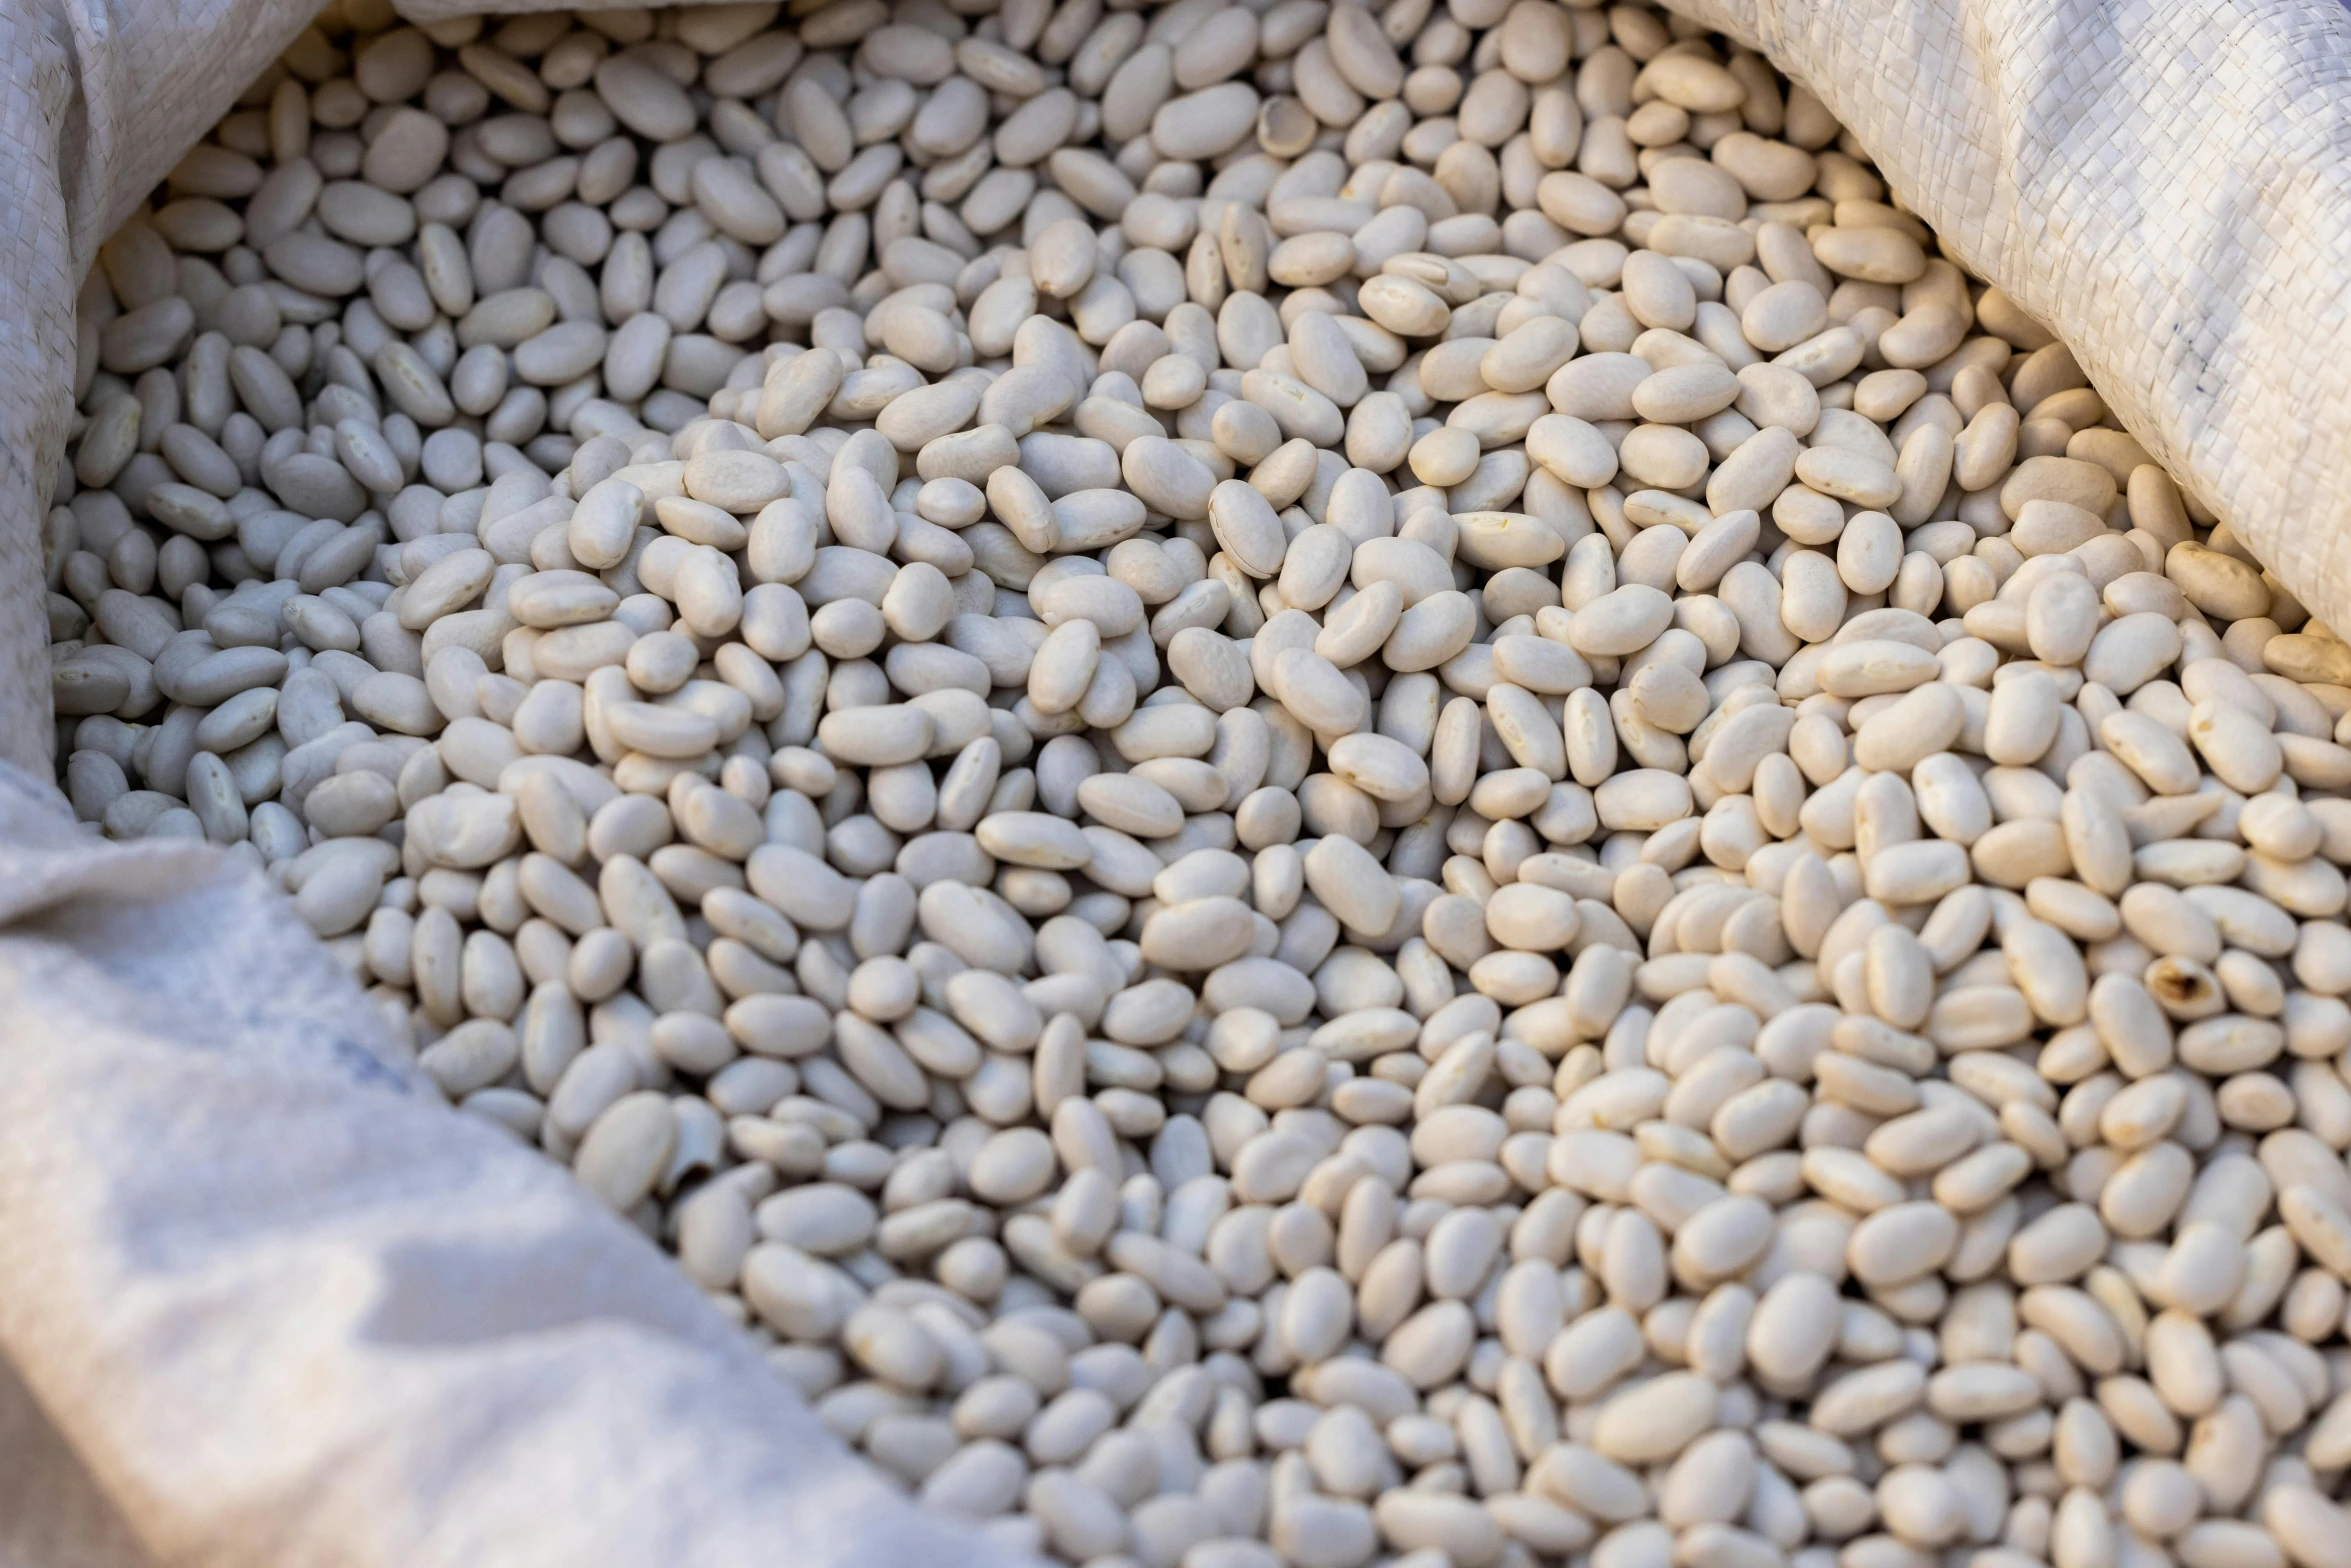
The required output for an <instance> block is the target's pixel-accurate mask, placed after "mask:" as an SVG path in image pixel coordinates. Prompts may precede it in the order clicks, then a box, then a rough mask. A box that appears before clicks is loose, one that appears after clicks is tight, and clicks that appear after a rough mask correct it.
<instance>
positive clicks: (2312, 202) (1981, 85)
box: [0, 0, 2351, 1568]
mask: <svg viewBox="0 0 2351 1568" xmlns="http://www.w3.org/2000/svg"><path fill="white" fill-rule="evenodd" d="M1668 3H1669V4H1672V5H1674V6H1675V8H1676V9H1679V10H1682V11H1684V12H1686V13H1687V14H1689V15H1692V16H1694V17H1696V18H1697V19H1699V20H1701V21H1703V22H1705V23H1706V24H1707V25H1709V26H1711V27H1716V28H1719V29H1721V30H1722V31H1724V32H1726V33H1729V34H1731V35H1732V36H1734V37H1736V38H1739V39H1741V40H1742V41H1744V42H1747V43H1749V44H1751V45H1753V46H1755V47H1758V48H1760V49H1761V50H1762V51H1763V52H1765V53H1766V54H1768V55H1769V56H1770V57H1771V58H1772V59H1773V61H1774V62H1775V63H1777V64H1778V65H1780V66H1781V67H1782V68H1783V69H1786V70H1787V71H1789V72H1790V73H1791V74H1792V75H1794V76H1796V77H1797V78H1799V79H1800V80H1803V81H1805V82H1806V83H1808V84H1809V85H1811V86H1812V87H1813V88H1814V90H1815V91H1817V92H1818V93H1819V94H1820V96H1821V97H1822V98H1823V99H1824V100H1825V101H1826V103H1827V104H1828V106H1829V107H1830V108H1831V109H1832V110H1834V111H1835V113H1836V114H1837V116H1838V118H1839V119H1841V120H1842V121H1844V123H1846V124H1847V125H1849V126H1851V127H1852V128H1853V129H1854V130H1855V132H1856V133H1857V134H1858V135H1859V136H1860V138H1861V140H1862V142H1863V143H1864V145H1866V146H1867V147H1868V148H1869V149H1870V151H1871V152H1872V153H1873V154H1874V155H1875V157H1876V159H1877V160H1878V163H1879V166H1880V167H1881V168H1882V169H1883V170H1884V172H1885V173H1886V174H1887V176H1888V177H1889V179H1890V180H1891V181H1892V183H1893V186H1894V189H1895V190H1896V191H1897V192H1898V193H1899V194H1900V196H1901V197H1902V199H1903V200H1904V201H1905V202H1906V203H1907V204H1909V205H1910V206H1911V207H1912V208H1913V209H1914V210H1916V211H1917V212H1918V213H1919V214H1920V215H1921V216H1923V217H1924V218H1926V219H1927V220H1928V221H1929V222H1930V223H1932V224H1933V225H1934V226H1935V228H1936V229H1937V230H1938V231H1939V232H1940V233H1942V234H1943V235H1945V236H1946V237H1947V238H1948V240H1949V241H1950V243H1951V244H1952V246H1953V248H1954V249H1955V251H1956V252H1957V253H1958V254H1959V255H1960V256H1961V257H1962V258H1963V259H1964V260H1965V261H1966V262H1967V263H1968V264H1969V266H1970V267H1971V268H1973V269H1974V270H1975V271H1977V272H1979V273H1981V274H1982V275H1983V276H1985V277H1987V278H1989V279H1991V280H1992V281H1993V282H1995V283H1997V284H1998V285H1999V286H2000V287H2002V288H2003V289H2005V290H2006V291H2008V292H2009V293H2010V294H2011V295H2012V296H2013V297H2015V298H2016V299H2017V300H2018V301H2019V303H2021V304H2022V305H2024V306H2025V307H2026V308H2027V309H2028V310H2030V311H2032V312H2033V313H2034V314H2035V315H2037V316H2038V317H2039V318H2040V319H2042V320H2043V321H2045V322H2047V323H2048V324H2049V325H2050V326H2051V327H2053V328H2054V329H2056V330H2057V331H2058V332H2059V333H2060V334H2061V335H2062V336H2063V337H2064V338H2065V340H2066V341H2067V342H2068V343H2070V344H2071V345H2072V346H2073V347H2074V349H2075V351H2076V352H2077V354H2078V355H2079V357H2080V359H2081V362H2082V363H2083V365H2084V366H2085V368H2086V369H2087V370H2088V371H2089V373H2090V376H2091V378H2092V380H2093V382H2094V383H2095V385H2096V386H2097V387H2098V389H2099V391H2100V392H2101V394H2102V395H2103V396H2104V397H2105V398H2106V400H2107V401H2108V403H2109V404H2110V405H2111V406H2112V407H2113V408H2115V409H2116V410H2117V411H2118V412H2119V413H2120V414H2121V415H2122V416H2123V418H2124V420H2125V422H2126V423H2127V424H2128V426H2129V427H2130V429H2131V431H2132V433H2133V434H2135V435H2136V436H2138V438H2139V439H2140V440H2141V441H2142V442H2143V443H2144V444H2145V445H2146V446H2147V448H2148V450H2149V451H2150V452H2152V453H2154V454H2156V455H2157V457H2158V458H2159V459H2160V460H2161V461H2162V462H2163V463H2164V464H2165V465H2166V466H2167V467H2168V468H2169V469H2170V470H2171V471H2172V472H2173V473H2174V474H2175V475H2177V476H2178V477H2180V478H2181V479H2182V480H2184V481H2185V482H2186V483H2187V484H2188V485H2189V486H2190V488H2191V489H2193V490H2194V491H2195V492H2196V493H2197V494H2198V495H2199V496H2200V497H2201V498H2202V499H2203V500H2205V501H2206V502H2207V503H2208V504H2210V505H2211V506H2212V507H2213V509H2214V510H2215V511H2216V512H2217V513H2218V514H2219V515H2220V516H2221V517H2223V518H2224V519H2226V520H2228V521H2229V522H2230V523H2231V525H2232V526H2233V527H2234V528H2235V530H2236V531H2237V533H2238V535H2239V536H2240V537H2241V538H2243V539H2245V540H2246V541H2247V542H2249V543H2250V544H2251V545H2252V547H2253V548H2254V549H2255V550H2256V551H2257V552H2259V553H2260V554H2261V556H2262V557H2263V559H2264V560H2265V561H2267V562H2268V563H2269V564H2270V565H2271V566H2272V567H2273V569H2275V570H2276V572H2277V573H2278V575H2279V576H2280V577H2281V578H2282V579H2283V580H2284V582H2285V583H2286V585H2287V586H2288V587H2289V588H2290V589H2291V590H2292V591H2293V592H2295V593H2296V594H2297V595H2299V596H2301V597H2302V599H2303V600H2304V602H2305V603H2307V604H2309V605H2310V606H2311V607H2312V609H2313V610H2315V611H2316V612H2318V613H2319V614H2320V615H2321V616H2322V618H2325V619H2327V620H2328V621H2329V622H2330V623H2332V624H2343V623H2344V621H2345V619H2347V618H2351V617H2347V616H2346V612H2347V611H2351V563H2347V559H2346V552H2347V551H2351V526H2347V516H2346V514H2347V512H2351V440H2347V439H2346V434H2347V433H2346V414H2347V408H2351V405H2347V404H2346V402H2345V395H2344V394H2345V380H2346V378H2347V377H2351V354H2346V353H2345V352H2344V348H2345V346H2346V343H2347V341H2351V321H2347V317H2346V314H2345V293H2346V288H2347V281H2346V280H2347V279H2351V270H2347V269H2346V264H2345V258H2351V199H2347V198H2351V192H2347V191H2346V190H2345V183H2346V182H2345V171H2346V168H2347V167H2351V161H2347V159H2351V134H2347V120H2346V104H2347V103H2351V98H2347V97H2346V94H2345V91H2344V87H2345V81H2344V79H2345V76H2346V73H2347V72H2351V21H2347V19H2346V17H2345V14H2344V12H2343V11H2342V9H2341V8H2340V7H2339V6H2338V5H2337V4H2335V3H2334V0H2165V3H2163V4H2161V5H2153V6H2140V7H2128V8H2117V7H2113V6H2111V5H2108V4H2103V3H2099V0H1668ZM482 8H483V7H482V6H480V5H478V4H469V3H464V0H415V3H412V4H411V5H410V6H409V7H408V8H407V9H408V10H409V11H410V14H411V15H413V16H415V17H417V18H419V19H429V18H431V17H433V16H439V15H451V14H457V13H459V12H462V11H465V10H475V9H482ZM489 8H490V9H536V8H539V7H537V6H535V5H532V4H529V3H524V4H520V5H516V4H507V5H493V6H491V7H489ZM307 10H308V7H307V6H306V5H304V4H302V3H300V0H118V3H116V4H113V5H109V4H107V3H105V0H15V3H13V4H10V5H6V6H0V213H5V214H6V215H7V218H8V227H9V234H10V238H11V240H12V244H11V245H10V246H9V248H8V250H7V253H6V256H5V259H4V260H0V757H4V758H6V759H8V760H12V761H14V762H16V763H18V764H19V765H21V766H22V767H23V768H24V769H25V770H26V771H24V772H21V773H11V772H9V771H8V770H7V769H6V768H5V767H0V1453H4V1454H6V1456H7V1463H5V1464H0V1568H17V1565H20V1564H22V1565H28V1568H29V1565H34V1564H39V1565H42V1568H117V1565H130V1564H144V1563H204V1564H212V1563H218V1564H222V1565H224V1568H225V1565H229V1564H236V1565H240V1568H268V1565H275V1564H286V1565H294V1564H315V1563H321V1562H333V1563H338V1564H351V1565H374V1564H384V1565H391V1564H404V1565H406V1564H438V1563H450V1564H458V1563H465V1564H480V1563H497V1564H500V1565H509V1564H522V1565H528V1564H536V1563H547V1564H555V1563H565V1564H580V1563H590V1564H593V1563H615V1564H618V1563H644V1562H661V1563H664V1564H674V1565H699V1564H747V1563H760V1562H778V1563H790V1564H793V1565H795V1568H829V1565H831V1564H835V1563H839V1564H849V1563H852V1562H854V1563H857V1564H861V1565H864V1564H870V1565H875V1568H896V1565H899V1564H914V1563H918V1562H920V1563H924V1564H926V1565H927V1564H932V1563H936V1564H940V1565H945V1564H951V1563H952V1564H960V1563H991V1562H994V1561H998V1560H1000V1558H999V1556H998V1554H996V1553H993V1552H992V1551H991V1550H990V1549H989V1547H988V1546H987V1545H986V1543H985V1542H984V1540H983V1539H982V1538H980V1537H979V1536H977V1535H975V1534H973V1533H970V1532H968V1531H958V1530H957V1529H955V1528H954V1527H951V1526H946V1525H942V1524H940V1523H938V1522H936V1521H933V1520H931V1519H928V1518H926V1517H925V1516H922V1515H920V1514H919V1513H917V1512H916V1511H915V1510H913V1509H912V1508H911V1507H909V1506H907V1505H906V1504H904V1503H903V1502H902V1501H900V1500H899V1499H898V1498H897V1497H896V1496H895V1494H893V1493H891V1492H890V1491H888V1490H887V1489H886V1488H884V1487H883V1486H882V1484H881V1483H880V1482H878V1481H877V1480H875V1479H874V1478H873V1477H871V1476H870V1475H869V1474H867V1473H866V1472H865V1471H864V1470H863V1469H862V1468H861V1467H859V1466H858V1464H857V1463H856V1462H855V1461H854V1460H852V1459H851V1458H850V1457H849V1456H848V1455H847V1454H846V1453H845V1452H844V1451H843V1450H841V1449H840V1448H839V1446H838V1445H836V1444H834V1443H833V1442H832V1441H831V1440H830V1439H829V1437H827V1436H826V1434H824V1433H823V1432H822V1430H821V1429H820V1428H819V1427H818V1426H817V1424H816V1423H815V1421H814V1419H813V1417H811V1416H810V1415H809V1414H808V1413H807V1412H806V1411H805V1410H804V1409H803V1408H801V1407H800V1406H798V1405H797V1404H796V1403H795V1402H794V1401H793V1400H792V1399H791V1398H790V1396H789V1394H788V1392H787V1391H786V1390H785V1388H784V1386H783V1385H782V1384H781V1382H780V1381H779V1380H777V1379H776V1378H775V1377H773V1375H772V1374H770V1373H769V1372H768V1371H767V1370H766V1368H765V1367H764V1365H763V1364H762V1363H761V1361H760V1359H759V1357H758V1355H757V1353H756V1351H755V1350H754V1349H753V1348H752V1347H751V1346H750V1344H749V1342H748V1341H747V1340H745V1339H743V1338H742V1337H741V1336H739V1335H737V1334H736V1333H735V1332H734V1331H733V1330H731V1329H730V1328H729V1327H728V1326H727V1325H726V1324H725V1323H724V1322H723V1321H722V1320H721V1319H719V1318H718V1317H717V1316H716V1315H715V1314H714V1313H712V1312H710V1311H709V1310H708V1308H707V1307H705V1306H704V1305H703V1304H702V1302H701V1301H700V1300H699V1298H698V1296H697V1295H696V1293H695V1292H694V1291H693V1290H692V1289H691V1287H689V1286H688V1285H687V1284H686V1283H685V1282H684V1280H683V1279H682V1278H681V1277H680V1276H678V1275H677V1274H676V1273H675V1272H674V1271H673V1270H672V1269H671V1268H670V1267H669V1266H668V1265H667V1264H666V1263H665V1262H664V1261H663V1260H662V1259H661V1258H660V1256H659V1255H658V1254H657V1253H656V1252H655V1251H654V1249H653V1248H652V1247H651V1246H650V1244H648V1243H647V1242H646V1241H644V1239H643V1238H642V1237H640V1236H638V1235H637V1234H636V1233H635V1232H633V1231H632V1230H630V1229H629V1228H628V1227H626V1226H624V1225H623V1224H621V1223H620V1222H619V1221H617V1220H615V1219H613V1218H611V1217H610V1216H608V1215H606V1214H604V1213H602V1212H601V1211H600V1210H598V1209H597V1208H595V1207H594V1206H593V1205H592V1204H591V1203H590V1202H588V1200H586V1199H585V1198H584V1197H583V1196H582V1195H581V1194H580V1193H579V1192H578V1191H577V1190H576V1189H575V1188H574V1187H573V1186H572V1185H571V1183H570V1181H569V1178H568V1177H567V1176H565V1175H564V1174H563V1173H562V1172H561V1171H559V1170H557V1169H556V1168H555V1167H554V1166H553V1165H551V1164H549V1163H547V1162H545V1161H543V1160H541V1159H540V1158H539V1157H538V1156H537V1155H535V1154H533V1153H531V1152H529V1151H527V1150H525V1149H522V1148H521V1147H519V1146H517V1145H515V1144H513V1143H512V1142H511V1141H508V1140H506V1139H505V1138H504V1137H503V1135H501V1134H499V1133H497V1132H495V1131H494V1130H492V1129H490V1128H488V1127H486V1126H482V1125H478V1124H476V1123H474V1122H473V1121H471V1120H469V1119H467V1118H464V1117H461V1116H458V1115H456V1114H454V1113H451V1112H449V1111H448V1110H446V1109H445V1108H443V1107H442V1106H441V1105H440V1104H439V1103H438V1101H437V1099H436V1098H435V1097H434V1096H433V1095H432V1094H431V1092H430V1091H429V1090H427V1089H425V1088H423V1087H422V1086H421V1084H420V1083H419V1082H418V1081H417V1080H416V1078H415V1076H414V1075H413V1073H412V1072H411V1071H410V1070H409V1069H408V1068H407V1067H406V1066H405V1065H404V1064H402V1063H400V1062H398V1061H396V1060H394V1059H392V1058H391V1057H390V1056H389V1055H387V1054H386V1053H385V1052H384V1051H383V1050H382V1048H381V1046H380V1043H379V1042H378V1040H377V1037H376V1035H375V1032H374V1027H373V1024H372V1021H371V1019H370V1016H369V1014H368V1012H367V1010H366V1008H365V1006H364V1004H363V1002H362V1000H361V998H360V997H359V995H358V993H357V992H356V990H355V989H354V988H353V987H352V986H351V985H350V983H349V982H348V981H346V980H344V979H343V978H342V977H341V976H340V975H339V974H338V973H337V972H336V971H335V970H334V969H333V967H332V965H331V963H330V961H329V960H328V959H327V958H326V956H325V954H324V953H323V951H322V950H321V949H320V948H319V947H318V945H317V944H316V943H315V942H313V941H312V940H311V938H310V937H309V936H308V934H307V933H306V932H305V931H304V930H302V929H301V928H300V927H299V926H298V925H297V924H296V923H295V922H294V921H293V920H292V919H291V918H290V917H289V916H288V915H287V914H286V913H285V912H284V911H283V909H282V907H280V906H277V905H276V904H274V903H273V901H272V900H271V899H269V898H268V897H267V896H266V895H265V894H264V893H263V892H262V891H261V888H260V885H259V884H258V882H257V881H256V880H254V879H251V878H248V877H245V876H242V875H240V874H238V873H235V872H233V871H231V870H230V869H229V868H228V867H227V865H226V863H225V862H224V861H223V860H222V859H221V858H220V857H218V856H217V855H215V854H213V853H212V852H210V851H207V850H205V849H203V848H201V847H199V846H193V845H188V844H184V843H146V844H138V845H127V846H103V847H100V846H93V845H91V844H90V843H89V842H88V841H86V840H84V839H81V838H79V837H78V836H77V835H76V834H75V833H74V831H73V829H72V827H71V824H70V822H69V821H68V820H67V818H66V817H65V815H64V813H63V807H62V802H60V801H58V800H57V799H56V797H55V796H54V795H53V794H52V793H48V792H47V785H46V784H45V782H41V781H42V780H45V778H46V776H47V767H48V761H47V754H48V751H49V748H50V745H51V741H52V730H51V726H50V722H49V719H48V703H47V685H48V683H47V678H46V664H47V660H46V649H45V643H46V637H45V629H44V617H43V615H42V610H41V599H40V593H39V583H40V569H39V547H38V543H37V539H38V527H39V519H40V517H41V514H42V510H43V507H44V505H45V502H46V500H47V497H48V490H49V485H50V482H51V477H52V476H53V475H54V474H55V473H56V471H57V467H58V461H59V456H60V453H61V451H62V448H63V444H64V436H65V431H66V428H67V422H68V419H69V417H70V407H69V399H70V392H71V381H72V373H73V365H74V345H75V328H74V319H73V310H74V298H75V294H76V290H77V288H78V286H79V283H80V281H81V279H82V277H83V275H84V274H85V272H86V271H87V269H88V267H89V265H90V262H91V259H92V257H93V256H94V254H95V253H96V249H97V246H98V243H99V241H100V240H101V239H103V238H104V237H105V236H106V234H107V233H108V232H110V231H111V230H112V228H113V227H114V226H115V224H116V223H117V222H119V221H120V219H121V218H122V217H123V216H124V215H125V214H127V213H128V212H129V211H130V210H131V209H132V208H133V207H135V206H136V205H137V203H138V202H139V201H140V200H141V199H142V198H143V196H144V194H145V193H146V192H147V191H148V190H149V189H150V188H151V187H152V185H153V183H154V182H155V181H156V180H158V179H159V178H160V177H161V176H162V175H163V173H164V172H165V171H166V170H168V169H169V168H170V166H171V165H172V164H173V163H174V162H175V161H176V160H177V159H178V157H179V155H180V153H181V152H182V151H183V150H184V149H185V148H186V147H187V146H188V145H189V144H191V143H192V142H193V141H194V140H195V139H196V138H197V137H198V136H199V135H200V134H201V133H202V131H203V130H204V129H205V128H206V127H208V126H209V125H210V124H211V123H212V122H213V121H214V120H215V119H216V118H217V117H218V116H219V115H220V114H221V112H222V111H223V110H224V109H225V108H226V107H227V105H228V103H229V102H230V100H231V99H232V98H233V96H234V95H235V93H236V92H237V91H238V89H239V88H240V87H241V86H242V84H243V83H245V82H246V81H248V80H249V79H250V78H251V77H252V76H253V75H254V74H255V73H256V72H257V71H259V70H260V69H261V68H262V67H263V66H265V65H266V64H267V63H268V62H269V60H270V59H271V58H272V57H273V56H274V55H275V54H276V53H277V51H278V50H280V49H281V48H282V47H283V46H284V45H285V43H286V42H287V41H288V40H289V39H290V38H291V37H292V36H293V35H294V33H295V32H296V31H298V30H299V28H300V26H301V25H302V22H303V20H304V19H305V16H306V14H307Z"/></svg>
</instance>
